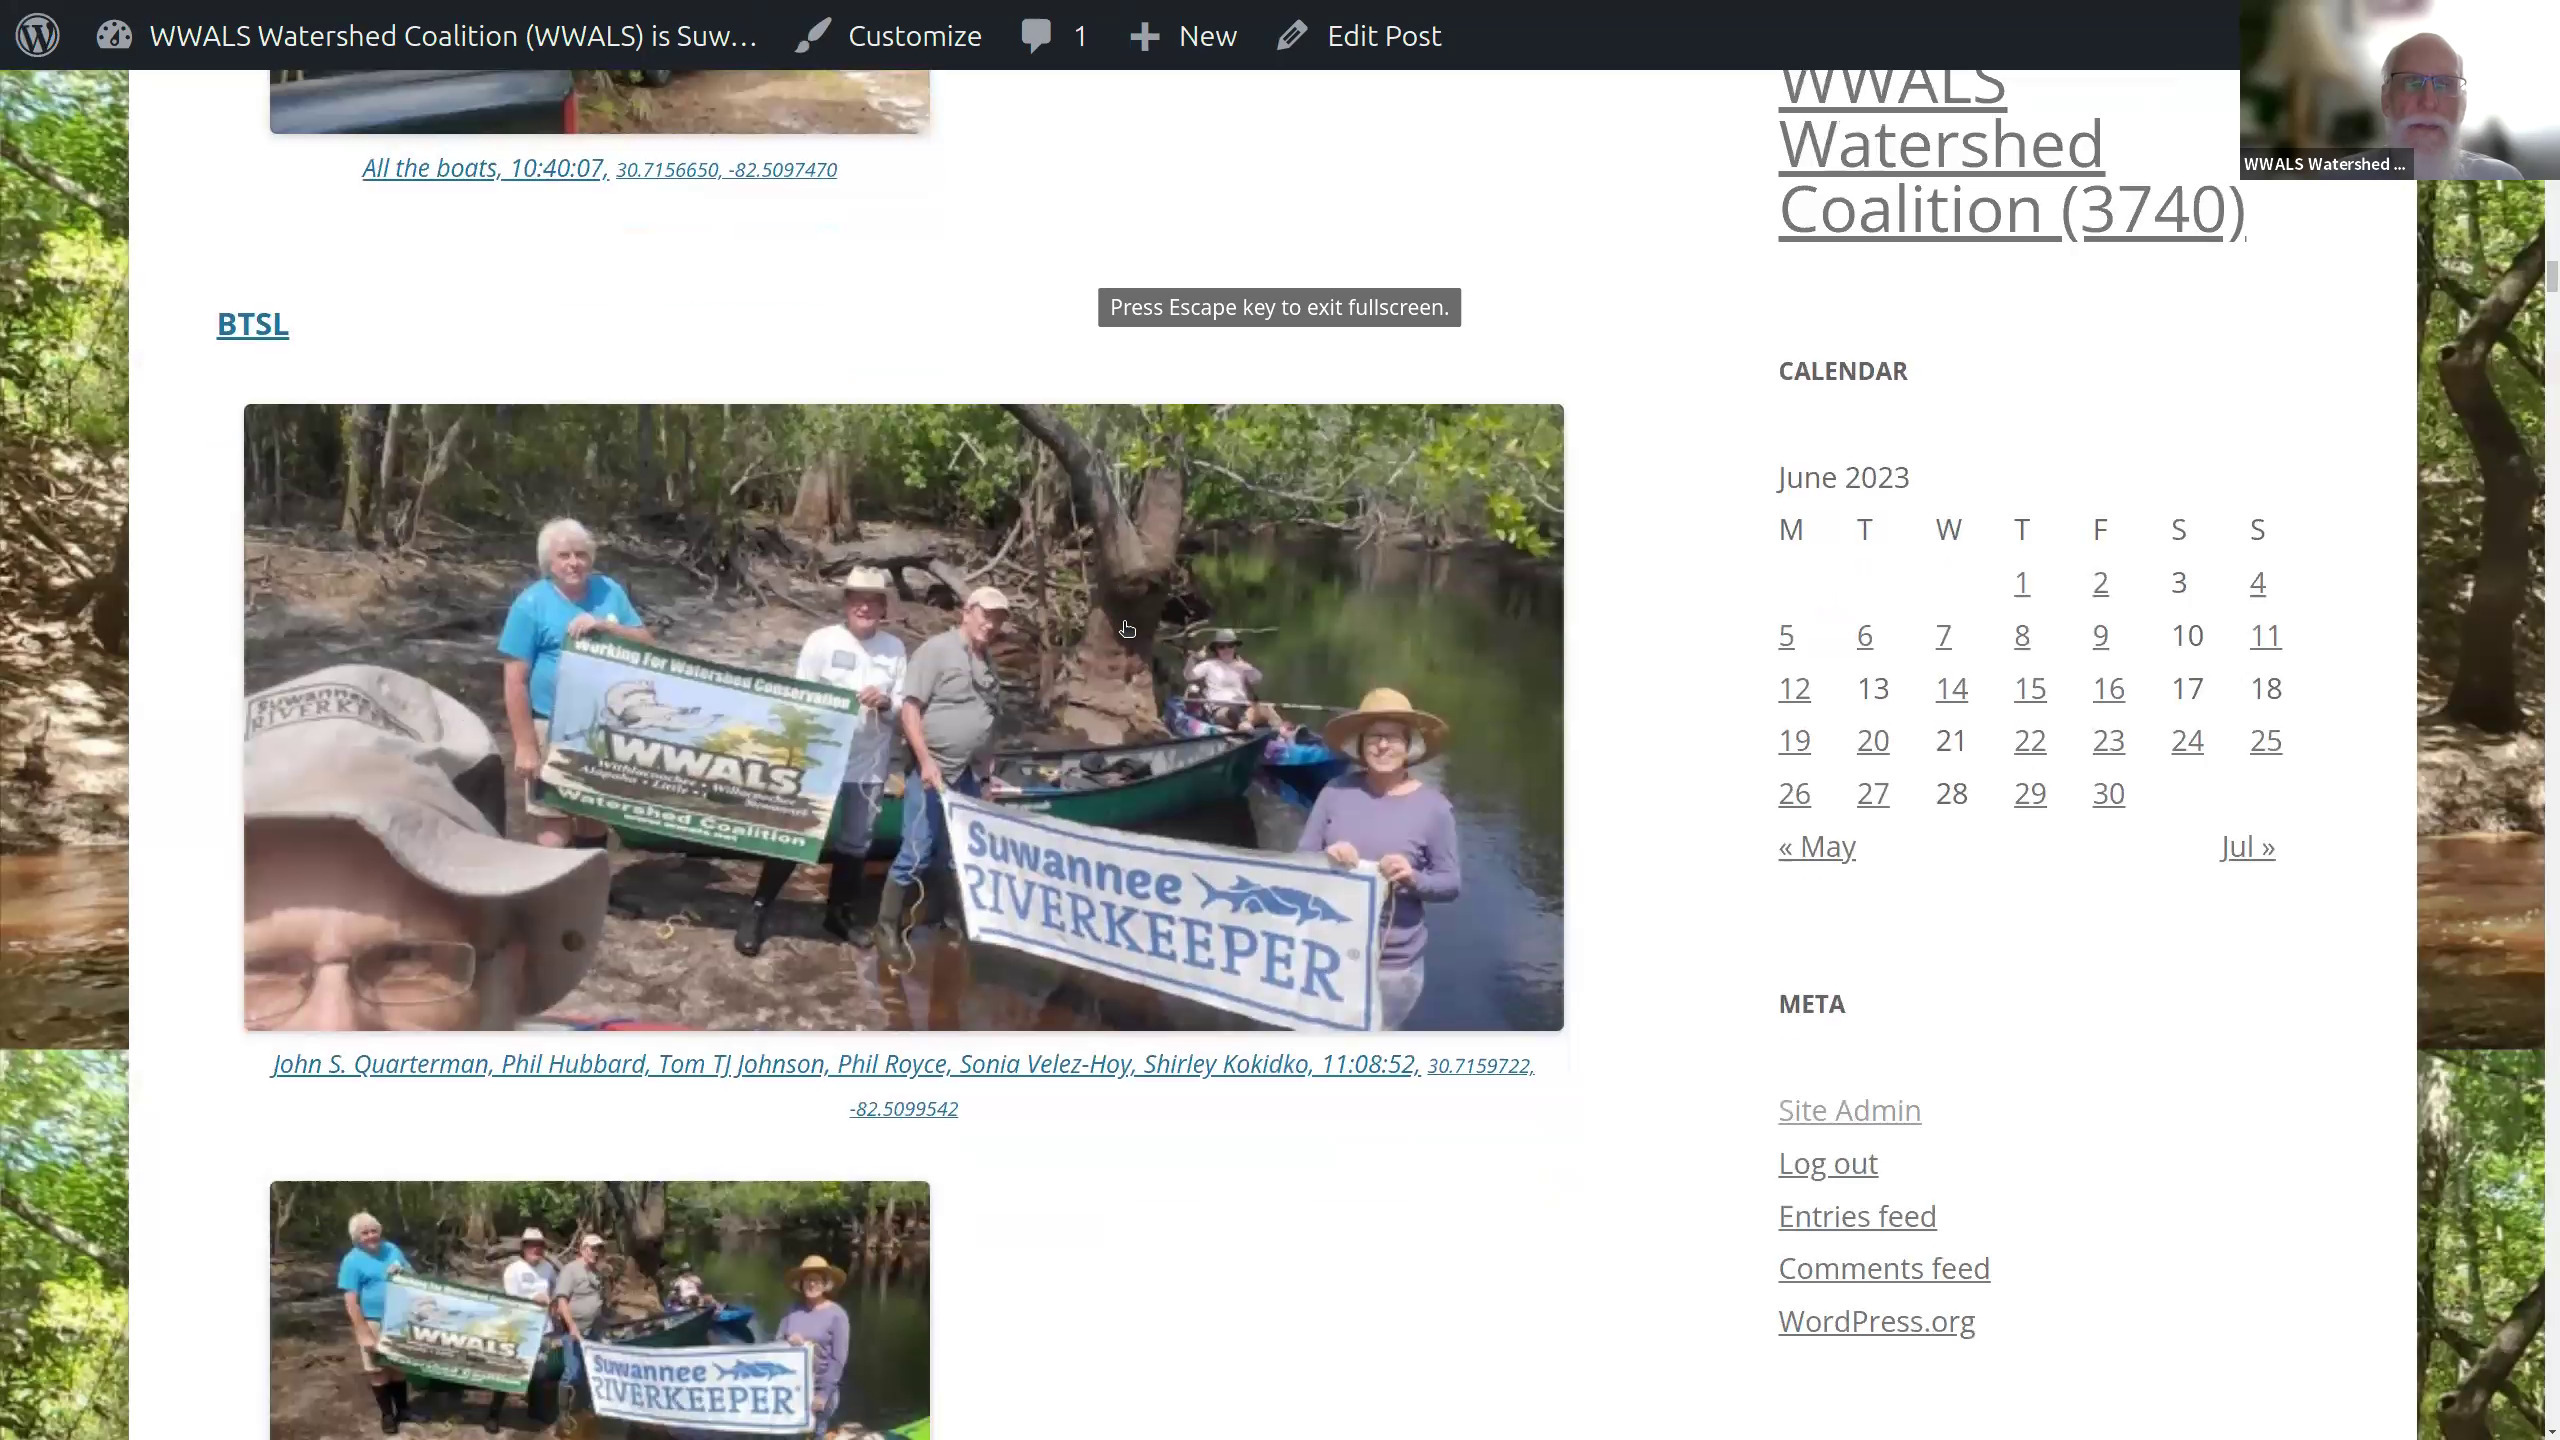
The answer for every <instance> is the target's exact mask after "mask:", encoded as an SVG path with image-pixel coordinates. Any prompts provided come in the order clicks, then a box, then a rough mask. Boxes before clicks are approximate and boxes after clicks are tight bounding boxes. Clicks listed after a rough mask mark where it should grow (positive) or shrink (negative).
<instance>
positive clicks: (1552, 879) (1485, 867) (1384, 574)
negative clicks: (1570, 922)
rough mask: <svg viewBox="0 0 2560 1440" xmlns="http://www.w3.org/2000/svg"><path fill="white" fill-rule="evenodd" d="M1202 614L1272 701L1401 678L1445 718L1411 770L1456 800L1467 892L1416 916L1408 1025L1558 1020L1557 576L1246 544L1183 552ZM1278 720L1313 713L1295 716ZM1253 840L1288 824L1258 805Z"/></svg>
mask: <svg viewBox="0 0 2560 1440" xmlns="http://www.w3.org/2000/svg"><path fill="white" fill-rule="evenodd" d="M1191 569H1192V573H1193V575H1194V577H1195V578H1196V580H1197V581H1198V584H1199V588H1200V590H1201V592H1202V593H1203V594H1204V595H1205V596H1206V597H1207V598H1208V599H1209V600H1210V601H1211V602H1212V603H1213V604H1214V605H1215V606H1216V612H1215V616H1214V618H1215V620H1216V622H1217V623H1218V624H1220V625H1225V626H1229V627H1232V628H1234V629H1236V630H1238V631H1247V632H1249V631H1256V630H1264V629H1268V630H1270V631H1271V632H1272V633H1269V634H1250V633H1248V634H1245V635H1244V637H1243V646H1244V657H1245V658H1246V659H1247V660H1249V661H1251V662H1253V664H1254V665H1255V666H1257V667H1258V668H1260V669H1261V671H1262V675H1263V684H1262V693H1263V694H1264V695H1265V696H1267V697H1269V698H1271V699H1274V700H1279V701H1288V702H1304V703H1311V704H1319V705H1336V706H1343V707H1349V706H1352V705H1356V704H1358V703H1359V700H1360V697H1361V696H1362V695H1363V694H1365V693H1366V692H1368V691H1369V690H1372V689H1375V688H1378V687H1381V686H1384V687H1388V688H1392V689H1396V690H1401V691H1403V692H1404V693H1405V695H1406V696H1407V697H1408V698H1410V699H1411V701H1412V703H1413V705H1414V707H1415V708H1417V709H1420V710H1425V711H1428V712H1430V713H1431V714H1434V715H1437V716H1439V717H1440V718H1442V719H1444V720H1446V721H1448V722H1449V725H1450V731H1451V739H1450V744H1449V751H1448V753H1447V754H1446V755H1444V756H1437V757H1434V758H1431V759H1428V760H1426V761H1424V762H1423V763H1422V765H1421V766H1420V767H1418V773H1419V774H1420V776H1421V778H1422V780H1423V783H1425V784H1427V785H1430V786H1433V787H1434V788H1436V789H1438V790H1440V791H1441V792H1442V793H1443V794H1445V795H1447V796H1448V797H1449V803H1450V805H1451V806H1452V807H1453V808H1454V809H1455V810H1456V811H1457V817H1458V852H1459V861H1460V865H1461V869H1462V872H1463V877H1464V881H1465V888H1464V890H1463V891H1462V893H1461V894H1460V896H1459V898H1458V899H1457V900H1455V901H1452V902H1450V903H1448V904H1445V905H1434V906H1432V907H1430V908H1429V910H1428V911H1427V912H1426V913H1425V915H1424V919H1425V921H1426V923H1428V924H1429V926H1430V929H1431V938H1430V943H1429V946H1428V948H1427V950H1426V951H1425V952H1424V958H1425V963H1426V965H1427V971H1426V979H1425V983H1424V986H1423V991H1422V1000H1421V1003H1420V1004H1419V1005H1417V1006H1416V1007H1415V1008H1414V1012H1413V1015H1412V1017H1411V1018H1410V1019H1408V1020H1407V1021H1406V1028H1407V1029H1413V1030H1552V1029H1557V1028H1559V1027H1561V1026H1562V1025H1563V1023H1564V580H1563V576H1562V573H1561V571H1560V570H1558V569H1556V568H1554V567H1541V566H1530V565H1526V564H1523V563H1522V562H1520V561H1518V560H1516V559H1514V558H1511V557H1508V556H1507V555H1501V554H1497V553H1494V552H1487V551H1481V550H1465V551H1456V552H1451V551H1440V552H1428V551H1421V550H1408V549H1403V548H1399V547H1392V546H1386V547H1380V546H1371V547H1353V546H1349V545H1341V544H1335V543H1327V542H1305V541H1300V542H1284V541H1274V540H1258V541H1254V542H1250V543H1243V544H1238V545H1234V546H1230V547H1227V548H1224V549H1221V550H1216V551H1212V552H1210V553H1206V554H1199V555H1195V556H1193V557H1191ZM1291 718H1293V719H1302V720H1305V721H1308V722H1310V723H1319V722H1321V721H1322V720H1323V719H1324V718H1325V717H1324V716H1323V715H1321V714H1317V713H1313V712H1300V713H1298V714H1295V715H1292V717H1291ZM1257 817H1258V825H1257V833H1258V835H1259V838H1260V841H1261V843H1262V844H1263V845H1264V846H1266V847H1277V846H1281V845H1288V844H1294V843H1295V841H1296V838H1297V837H1296V833H1295V828H1294V826H1293V825H1291V824H1289V823H1288V822H1287V820H1286V819H1280V818H1277V817H1276V815H1275V812H1274V810H1273V809H1272V807H1270V806H1267V805H1266V806H1262V807H1258V810H1257Z"/></svg>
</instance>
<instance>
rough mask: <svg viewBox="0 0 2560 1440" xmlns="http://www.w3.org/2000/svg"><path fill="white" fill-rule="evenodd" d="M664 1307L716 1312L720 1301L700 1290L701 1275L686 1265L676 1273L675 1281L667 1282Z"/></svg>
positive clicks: (702, 1289)
mask: <svg viewBox="0 0 2560 1440" xmlns="http://www.w3.org/2000/svg"><path fill="white" fill-rule="evenodd" d="M666 1305H667V1308H668V1309H669V1310H717V1309H719V1308H720V1300H719V1297H718V1296H715V1295H713V1294H712V1293H711V1292H710V1291H708V1290H705V1289H704V1288H702V1276H701V1274H700V1273H699V1272H697V1271H696V1270H695V1269H694V1268H693V1267H692V1266H690V1265H687V1266H684V1267H683V1268H681V1269H679V1270H677V1271H676V1278H675V1279H673V1280H671V1281H669V1282H667V1295H666Z"/></svg>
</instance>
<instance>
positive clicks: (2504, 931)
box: [2418, 834, 2543, 1050]
mask: <svg viewBox="0 0 2560 1440" xmlns="http://www.w3.org/2000/svg"><path fill="white" fill-rule="evenodd" d="M2542 869H2543V858H2542V837H2541V836H2539V835H2527V834H2488V835H2439V836H2433V837H2430V838H2427V839H2423V840H2420V841H2419V842H2418V1044H2419V1046H2420V1047H2421V1048H2426V1049H2494V1050H2539V1049H2541V1048H2542V1046H2543V1023H2542V1008H2543V983H2542V981H2543V976H2542V969H2543V956H2542V948H2543V947H2542V927H2543V915H2542V904H2543V885H2542Z"/></svg>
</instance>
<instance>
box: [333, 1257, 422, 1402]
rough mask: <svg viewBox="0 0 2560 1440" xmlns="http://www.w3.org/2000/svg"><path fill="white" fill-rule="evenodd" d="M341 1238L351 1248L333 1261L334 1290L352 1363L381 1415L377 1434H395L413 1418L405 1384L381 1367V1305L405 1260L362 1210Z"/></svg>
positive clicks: (401, 1379)
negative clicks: (340, 1294) (352, 1337)
mask: <svg viewBox="0 0 2560 1440" xmlns="http://www.w3.org/2000/svg"><path fill="white" fill-rule="evenodd" d="M347 1238H348V1239H349V1240H352V1241H354V1242H355V1245H354V1247H353V1248H352V1249H350V1250H348V1251H347V1256H346V1258H345V1259H343V1260H341V1261H339V1262H338V1288H339V1289H340V1290H342V1291H344V1292H345V1298H346V1302H347V1323H348V1324H349V1325H352V1326H353V1327H355V1332H356V1362H357V1363H358V1364H359V1365H361V1366H362V1367H363V1368H364V1378H365V1383H366V1384H368V1385H371V1386H372V1387H373V1403H374V1404H375V1405H376V1406H377V1407H379V1408H380V1409H381V1411H382V1433H383V1434H385V1435H397V1434H399V1433H400V1424H401V1422H402V1421H404V1420H409V1419H412V1418H414V1417H412V1416H411V1415H410V1414H409V1382H408V1380H407V1379H406V1378H405V1377H403V1376H402V1375H401V1373H400V1372H399V1371H397V1370H393V1369H390V1368H388V1367H387V1366H385V1365H384V1364H383V1363H382V1353H381V1350H380V1346H381V1344H382V1302H383V1298H384V1296H385V1295H386V1294H387V1293H388V1292H389V1291H390V1289H391V1277H392V1276H394V1275H397V1274H399V1273H401V1272H402V1271H404V1270H407V1269H408V1268H409V1257H408V1256H406V1255H403V1254H401V1253H400V1247H399V1246H397V1245H394V1244H392V1243H391V1242H390V1241H388V1240H385V1239H383V1238H382V1222H381V1221H379V1220H376V1219H374V1218H373V1217H372V1216H371V1215H367V1214H365V1213H363V1212H362V1211H358V1212H357V1213H356V1215H355V1216H354V1217H353V1218H351V1219H349V1220H348V1221H347Z"/></svg>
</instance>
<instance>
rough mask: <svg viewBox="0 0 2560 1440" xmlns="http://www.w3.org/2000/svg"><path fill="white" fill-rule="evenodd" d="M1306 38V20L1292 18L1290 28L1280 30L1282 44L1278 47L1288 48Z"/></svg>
mask: <svg viewBox="0 0 2560 1440" xmlns="http://www.w3.org/2000/svg"><path fill="white" fill-rule="evenodd" d="M1305 38H1307V22H1306V21H1304V20H1292V21H1290V22H1289V28H1288V29H1286V30H1283V31H1281V32H1280V44H1279V46H1278V48H1280V49H1282V50H1286V49H1288V48H1289V47H1290V46H1292V45H1295V44H1297V43H1298V42H1299V41H1301V40H1304V39H1305Z"/></svg>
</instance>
